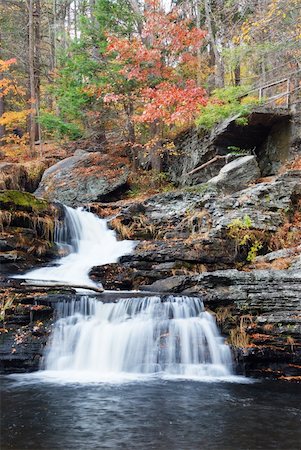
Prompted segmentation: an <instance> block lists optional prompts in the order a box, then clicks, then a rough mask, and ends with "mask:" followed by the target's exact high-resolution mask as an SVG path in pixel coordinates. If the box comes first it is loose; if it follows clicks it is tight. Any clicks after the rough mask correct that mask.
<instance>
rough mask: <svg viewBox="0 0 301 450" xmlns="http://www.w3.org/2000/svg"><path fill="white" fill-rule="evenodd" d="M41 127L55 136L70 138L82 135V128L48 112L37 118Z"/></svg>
mask: <svg viewBox="0 0 301 450" xmlns="http://www.w3.org/2000/svg"><path fill="white" fill-rule="evenodd" d="M39 122H40V124H41V125H42V127H43V128H44V129H45V130H47V132H48V133H49V134H51V135H52V136H54V137H55V138H58V139H61V138H64V137H68V138H69V139H71V140H75V139H78V138H80V137H81V136H82V134H83V132H82V130H81V129H80V128H79V127H78V126H77V125H76V124H74V123H67V122H64V121H63V120H62V119H61V118H60V117H57V116H55V115H53V114H50V113H43V114H41V116H40V118H39Z"/></svg>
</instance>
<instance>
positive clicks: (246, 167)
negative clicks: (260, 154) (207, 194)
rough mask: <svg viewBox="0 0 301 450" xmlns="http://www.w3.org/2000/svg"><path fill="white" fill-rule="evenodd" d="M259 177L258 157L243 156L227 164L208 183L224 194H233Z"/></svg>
mask: <svg viewBox="0 0 301 450" xmlns="http://www.w3.org/2000/svg"><path fill="white" fill-rule="evenodd" d="M259 177H260V169H259V167H258V164H257V161H256V157H255V156H243V157H241V158H238V159H236V160H234V161H232V162H230V163H229V164H226V165H225V166H224V167H223V168H222V169H221V170H220V172H219V174H218V175H217V176H216V177H214V178H211V180H209V182H208V183H209V184H212V185H214V186H216V187H217V188H218V189H221V190H222V191H224V192H227V193H231V192H237V191H240V190H242V189H244V188H246V187H247V186H248V184H249V183H251V182H252V181H255V180H256V179H257V178H259Z"/></svg>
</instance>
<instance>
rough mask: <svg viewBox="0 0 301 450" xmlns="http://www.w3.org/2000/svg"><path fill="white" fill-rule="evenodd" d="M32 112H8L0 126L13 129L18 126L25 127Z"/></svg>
mask: <svg viewBox="0 0 301 450" xmlns="http://www.w3.org/2000/svg"><path fill="white" fill-rule="evenodd" d="M29 114H30V110H24V111H8V112H6V113H4V114H2V116H1V117H0V125H2V126H5V127H8V128H10V129H13V128H15V127H17V126H20V125H23V124H24V123H25V121H26V118H27V116H28V115H29Z"/></svg>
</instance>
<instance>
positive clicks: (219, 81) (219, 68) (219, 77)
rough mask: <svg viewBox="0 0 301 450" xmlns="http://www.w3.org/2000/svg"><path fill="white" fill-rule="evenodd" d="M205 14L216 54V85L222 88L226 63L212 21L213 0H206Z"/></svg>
mask: <svg viewBox="0 0 301 450" xmlns="http://www.w3.org/2000/svg"><path fill="white" fill-rule="evenodd" d="M205 14H206V24H207V27H208V37H209V42H210V46H211V48H212V51H213V54H214V60H215V61H214V62H215V87H218V88H221V87H224V65H223V61H222V57H221V55H220V53H219V51H218V47H217V42H216V37H215V33H214V28H213V21H212V9H211V0H205Z"/></svg>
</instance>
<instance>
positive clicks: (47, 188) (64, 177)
mask: <svg viewBox="0 0 301 450" xmlns="http://www.w3.org/2000/svg"><path fill="white" fill-rule="evenodd" d="M128 175H129V169H128V167H127V166H126V164H125V160H124V159H123V158H112V157H111V156H110V155H108V154H103V153H100V152H86V151H84V150H80V151H77V152H75V154H74V155H73V156H70V157H69V158H65V159H63V160H62V161H60V162H58V163H57V164H55V165H54V166H51V167H50V168H49V169H48V170H46V172H45V173H44V175H43V178H42V181H41V183H40V185H39V187H38V189H37V190H36V192H35V195H36V196H37V197H43V198H46V199H48V200H51V201H59V202H61V203H63V204H65V205H68V206H78V205H81V204H84V203H89V202H93V201H101V200H102V199H104V198H106V199H107V198H109V197H110V196H111V198H114V195H117V196H118V193H119V192H120V191H122V190H125V188H126V186H127V179H128Z"/></svg>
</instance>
